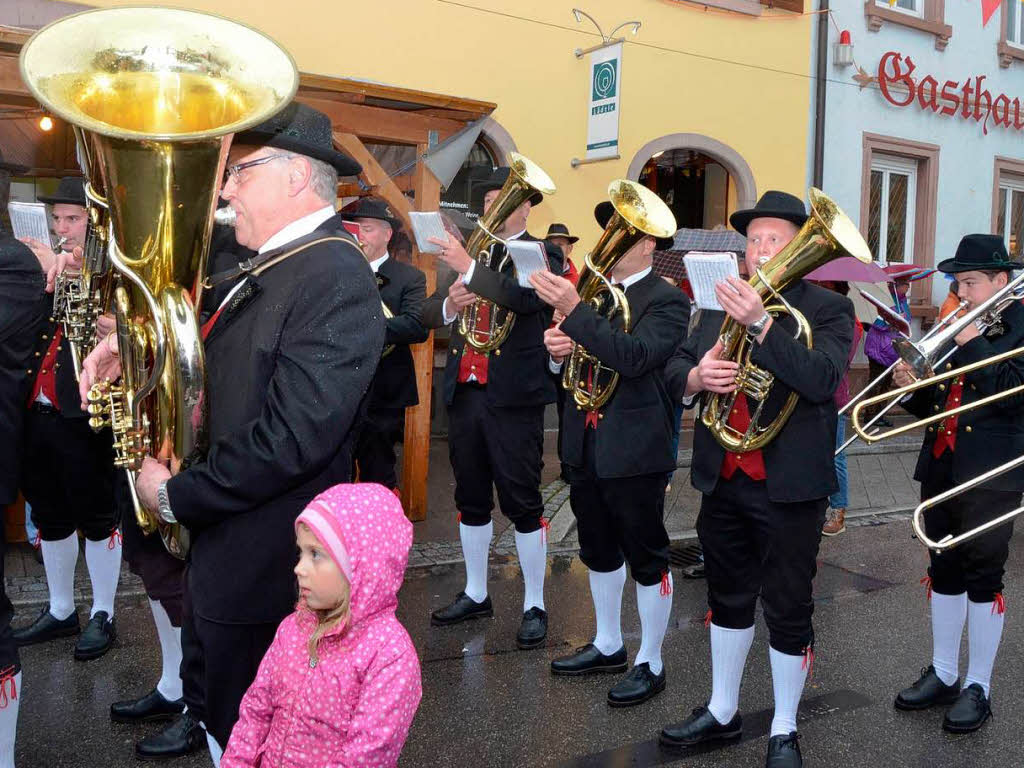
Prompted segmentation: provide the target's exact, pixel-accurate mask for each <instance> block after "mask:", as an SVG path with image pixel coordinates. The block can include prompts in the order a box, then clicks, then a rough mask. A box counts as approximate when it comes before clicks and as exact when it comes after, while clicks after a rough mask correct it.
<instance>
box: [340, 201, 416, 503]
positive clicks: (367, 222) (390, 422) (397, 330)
mask: <svg viewBox="0 0 1024 768" xmlns="http://www.w3.org/2000/svg"><path fill="white" fill-rule="evenodd" d="M341 215H342V218H344V219H345V220H346V221H351V222H354V223H356V224H358V225H359V240H360V242H361V243H362V246H363V251H364V252H365V253H366V259H367V261H369V262H370V267H371V268H372V269H373V273H374V275H376V278H377V286H378V287H379V288H380V300H381V301H382V302H384V304H385V305H386V306H387V308H388V309H389V310H391V314H392V317H389V318H386V323H387V328H386V330H385V334H384V356H383V357H382V358H381V361H380V365H378V366H377V374H376V375H375V376H374V377H373V386H372V387H371V388H370V401H369V408H368V411H367V414H366V421H364V422H363V426H362V429H361V430H360V431H359V438H358V440H357V441H356V452H355V460H356V464H357V465H358V467H359V481H360V482H363V483H380V484H381V485H383V486H384V487H386V488H392V489H397V488H398V475H397V474H396V472H395V459H396V457H395V443H397V442H398V441H399V440H401V439H402V434H403V431H404V429H405V409H406V408H408V407H409V406H412V405H416V404H417V403H418V402H419V395H418V392H417V389H416V369H415V368H414V367H413V361H412V350H411V349H409V345H410V344H419V343H420V342H423V341H426V340H427V336H429V335H430V331H428V330H427V329H426V328H424V327H423V324H422V323H421V322H420V320H421V316H422V312H423V299H424V297H426V295H427V278H426V277H425V276H424V274H423V273H422V272H421V271H420V270H418V269H416V267H414V266H412V265H411V264H405V263H404V262H401V261H398V260H397V259H396V258H394V257H393V256H392V255H391V254H390V253H389V252H388V243H389V242H390V240H391V235H392V233H393V232H394V231H396V230H398V229H400V228H401V224H400V222H399V221H398V220H397V219H396V218H395V217H394V216H392V214H391V209H390V208H388V206H387V204H386V203H385V202H383V201H382V200H373V199H371V198H364V199H362V200H360V201H359V203H358V205H357V206H356V207H355V208H354V209H353V210H351V211H343V212H342V214H341Z"/></svg>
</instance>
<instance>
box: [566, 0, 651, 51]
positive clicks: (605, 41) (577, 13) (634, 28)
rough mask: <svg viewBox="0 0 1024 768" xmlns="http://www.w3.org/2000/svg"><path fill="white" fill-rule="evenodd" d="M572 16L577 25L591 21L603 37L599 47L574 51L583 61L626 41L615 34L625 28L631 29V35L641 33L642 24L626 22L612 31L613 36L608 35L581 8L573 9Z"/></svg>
mask: <svg viewBox="0 0 1024 768" xmlns="http://www.w3.org/2000/svg"><path fill="white" fill-rule="evenodd" d="M572 15H573V18H575V19H576V23H577V24H580V23H582V21H583V19H589V20H590V23H591V24H593V25H594V27H596V28H597V33H598V34H599V35H600V36H601V43H600V44H599V45H594V46H591V47H590V48H577V49H576V50H575V51H573V53H574V54H575V55H576V58H577V59H582V58H583V57H584V56H585V55H586V54H588V53H591V52H592V51H599V50H601V49H602V48H607V47H608V46H609V45H614V44H615V43H621V42H622V41H623V40H625V38H624V37H616V36H615V33H616V32H618V31H619V30H620V29H622V28H623V27H630V30H629V33H630V34H631V35H635V34H636V33H637V32H639V31H640V26H641V22H639V21H624V22H622V23H621V24H619V26H617V27H616V28H615V29H613V30H612V31H611V34H608V35H606V34H605V33H604V31H603V30H602V29H601V25H600V24H598V23H597V22H596V21H595V20H594V17H593V16H591V15H590V14H589V13H587V12H586V11H581V10H580V9H579V8H573V9H572Z"/></svg>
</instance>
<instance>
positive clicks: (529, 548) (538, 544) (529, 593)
mask: <svg viewBox="0 0 1024 768" xmlns="http://www.w3.org/2000/svg"><path fill="white" fill-rule="evenodd" d="M516 552H517V553H518V554H519V568H520V570H521V571H522V572H523V613H525V612H526V611H528V610H530V609H531V608H534V607H536V608H540V609H541V610H542V611H543V610H544V572H545V571H546V570H547V567H548V544H547V540H546V537H545V536H544V529H543V528H538V529H537V530H536V531H534V532H533V533H520V532H519V531H516Z"/></svg>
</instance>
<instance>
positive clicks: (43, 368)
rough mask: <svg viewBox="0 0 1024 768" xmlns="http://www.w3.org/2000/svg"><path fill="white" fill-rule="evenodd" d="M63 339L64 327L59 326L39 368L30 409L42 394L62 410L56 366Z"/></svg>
mask: <svg viewBox="0 0 1024 768" xmlns="http://www.w3.org/2000/svg"><path fill="white" fill-rule="evenodd" d="M63 338H64V326H62V325H58V326H57V331H56V333H54V334H53V341H51V342H50V346H49V347H48V348H47V350H46V356H45V357H44V358H43V362H42V363H41V364H40V366H39V373H38V374H36V382H35V384H34V385H33V387H32V393H31V394H30V395H29V397H28V407H30V408H31V407H32V403H34V402H35V401H36V398H37V397H39V395H40V394H42V395H44V396H45V397H46V399H47V400H49V401H50V402H51V403H53V407H54V408H56V409H57V410H60V404H59V403H58V402H57V370H56V364H57V350H58V349H59V348H60V343H61V341H62V340H63Z"/></svg>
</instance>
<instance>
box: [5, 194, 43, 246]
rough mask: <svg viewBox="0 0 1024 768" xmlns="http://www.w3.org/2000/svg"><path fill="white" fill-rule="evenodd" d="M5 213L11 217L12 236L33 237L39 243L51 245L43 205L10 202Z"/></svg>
mask: <svg viewBox="0 0 1024 768" xmlns="http://www.w3.org/2000/svg"><path fill="white" fill-rule="evenodd" d="M7 212H8V213H9V214H10V216H11V229H13V230H14V236H15V237H16V238H18V239H19V240H21V239H22V238H23V237H34V238H35V239H36V240H38V241H39V242H41V243H45V244H46V245H52V242H51V241H50V222H49V218H48V217H47V215H46V205H44V204H43V203H19V202H17V201H14V200H12V201H11V202H9V203H8V204H7Z"/></svg>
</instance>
